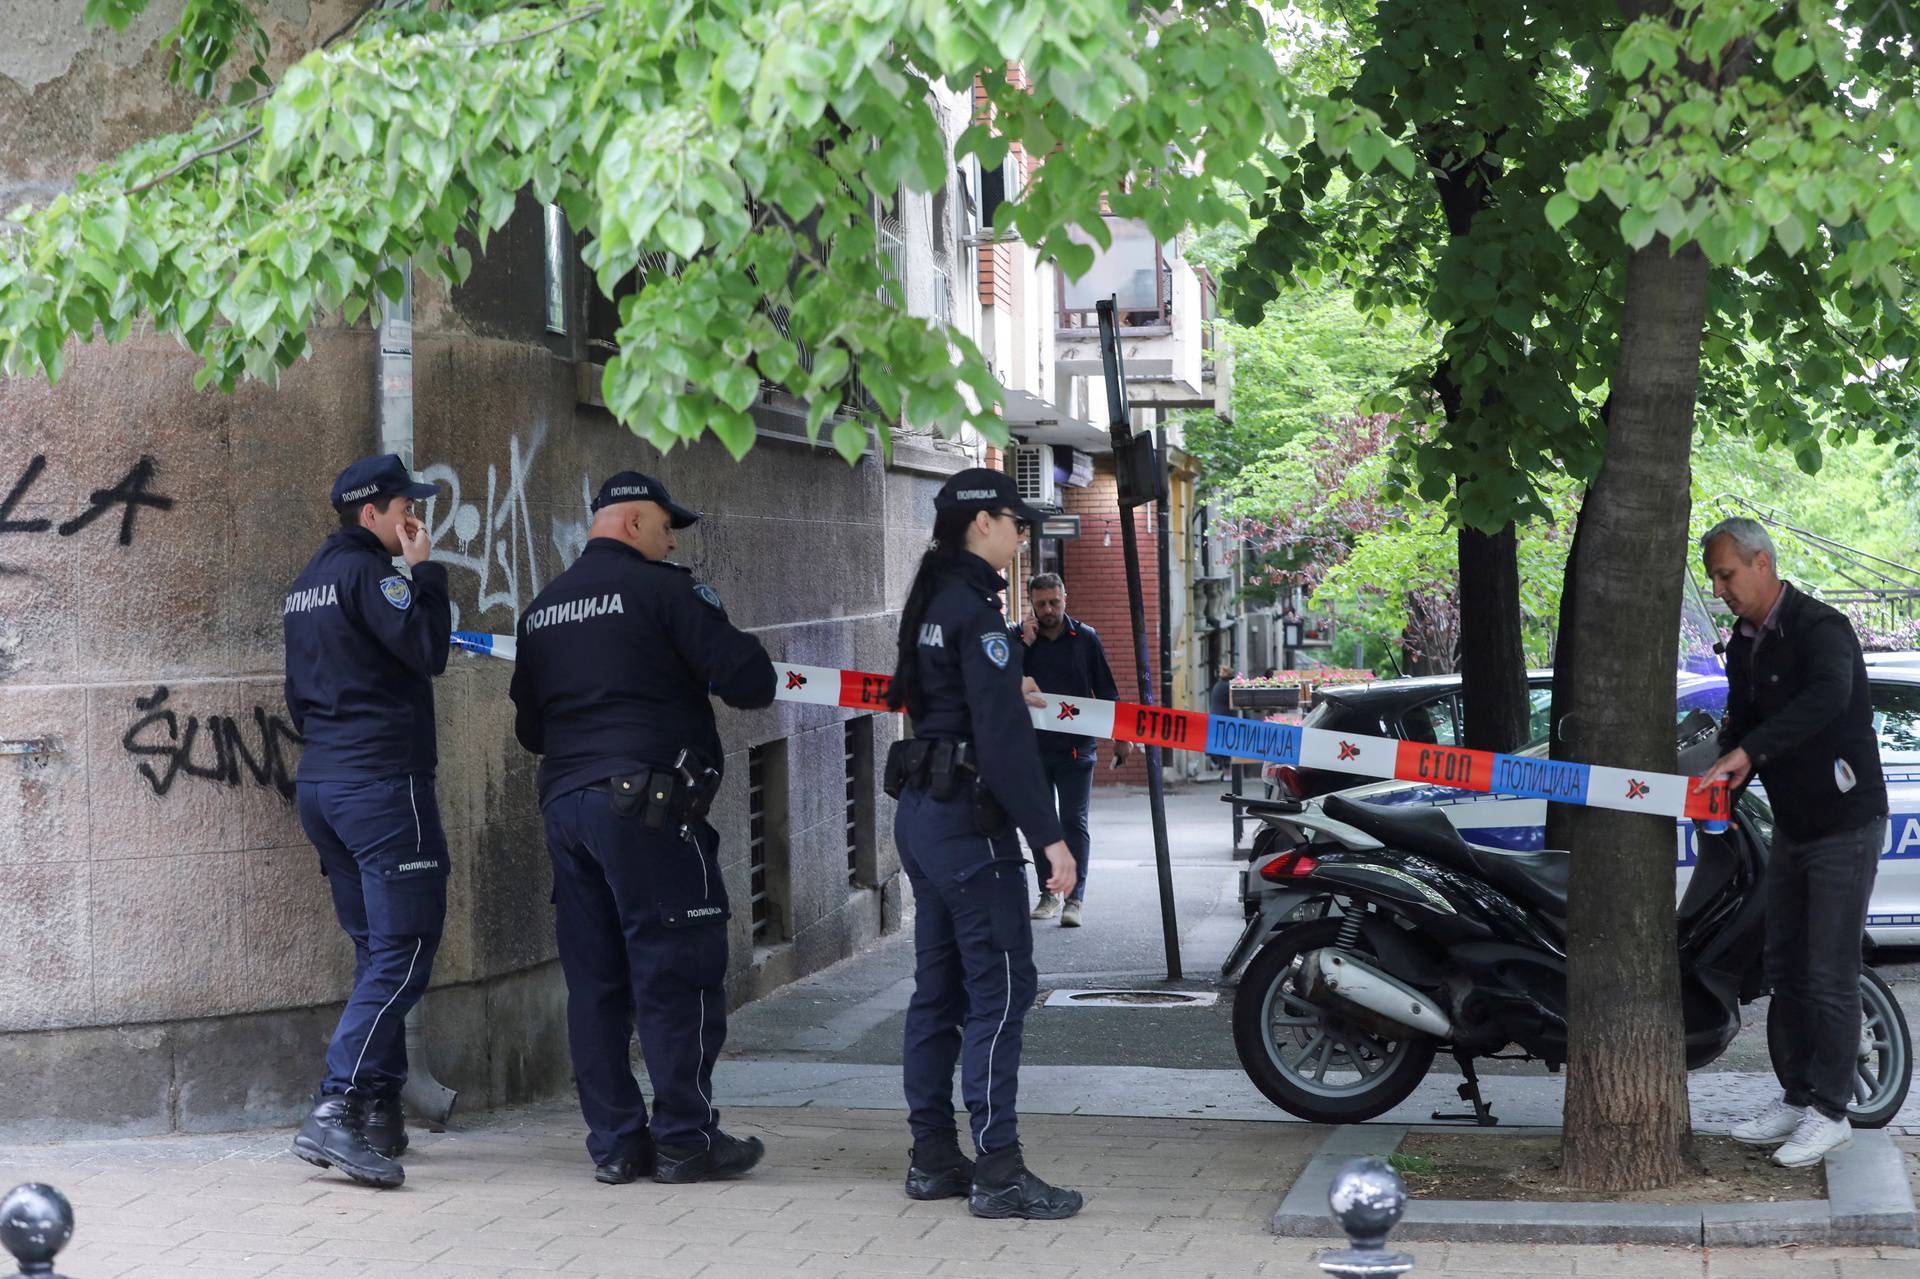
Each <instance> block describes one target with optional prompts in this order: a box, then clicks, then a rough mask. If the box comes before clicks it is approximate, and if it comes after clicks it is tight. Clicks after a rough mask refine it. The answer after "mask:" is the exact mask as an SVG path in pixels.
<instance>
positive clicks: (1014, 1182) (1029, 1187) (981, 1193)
mask: <svg viewBox="0 0 1920 1279" xmlns="http://www.w3.org/2000/svg"><path fill="white" fill-rule="evenodd" d="M1085 1202H1086V1200H1084V1199H1082V1198H1081V1196H1080V1192H1079V1191H1077V1190H1063V1189H1061V1188H1060V1187H1059V1186H1049V1185H1048V1184H1047V1183H1046V1182H1044V1181H1042V1180H1040V1178H1038V1177H1036V1176H1034V1175H1033V1174H1032V1173H1030V1172H1028V1171H1027V1165H1026V1162H1025V1161H1024V1160H1022V1159H1021V1158H1020V1147H1018V1146H1014V1147H1011V1148H1010V1149H1007V1150H996V1151H994V1152H993V1153H992V1154H990V1155H981V1156H980V1162H979V1163H978V1164H977V1165H975V1166H974V1170H973V1193H972V1195H970V1196H969V1197H968V1199H967V1211H968V1212H970V1213H972V1214H973V1215H974V1216H976V1217H1021V1218H1025V1219H1026V1220H1029V1221H1064V1220H1065V1219H1066V1218H1068V1217H1071V1216H1073V1214H1074V1213H1076V1212H1079V1211H1080V1206H1081V1205H1082V1204H1084V1203H1085Z"/></svg>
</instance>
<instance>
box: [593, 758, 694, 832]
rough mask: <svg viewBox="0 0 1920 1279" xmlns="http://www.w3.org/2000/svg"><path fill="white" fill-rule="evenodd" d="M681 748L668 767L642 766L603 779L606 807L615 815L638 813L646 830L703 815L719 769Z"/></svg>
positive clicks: (627, 815)
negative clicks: (705, 763) (701, 762)
mask: <svg viewBox="0 0 1920 1279" xmlns="http://www.w3.org/2000/svg"><path fill="white" fill-rule="evenodd" d="M690 756H691V752H690V751H685V750H683V751H681V752H680V756H679V759H678V761H677V762H676V763H675V766H674V767H672V768H643V769H641V770H639V771H638V772H634V773H627V774H625V775H622V776H618V777H609V778H608V779H607V781H606V788H607V794H608V796H609V798H608V801H607V803H608V807H609V808H611V809H612V810H613V812H614V815H615V816H617V817H638V818H639V819H640V824H641V825H642V826H645V827H646V828H647V829H648V830H665V829H666V828H667V827H669V826H687V825H691V824H692V823H694V822H697V821H700V820H702V819H704V818H705V817H706V815H707V813H708V811H709V810H710V809H712V807H713V797H714V796H715V795H716V794H718V793H719V790H720V770H718V769H715V768H708V767H706V766H705V765H703V764H700V763H699V762H698V761H690Z"/></svg>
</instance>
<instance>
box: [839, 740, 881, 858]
mask: <svg viewBox="0 0 1920 1279" xmlns="http://www.w3.org/2000/svg"><path fill="white" fill-rule="evenodd" d="M845 734H846V735H845V739H844V741H845V755H844V762H845V767H846V807H845V809H844V811H843V813H842V818H843V821H844V829H845V832H846V837H847V883H848V885H849V886H851V887H855V888H861V887H866V886H869V885H871V884H873V883H874V882H875V871H874V866H873V842H874V812H873V803H874V800H873V716H871V715H861V716H858V717H856V718H854V719H850V720H848V721H847V722H846V729H845Z"/></svg>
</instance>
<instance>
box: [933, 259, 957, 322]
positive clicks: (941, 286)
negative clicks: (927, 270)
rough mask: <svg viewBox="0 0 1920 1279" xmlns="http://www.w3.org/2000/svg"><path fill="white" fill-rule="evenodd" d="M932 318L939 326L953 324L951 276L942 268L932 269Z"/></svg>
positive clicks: (935, 267) (936, 266) (937, 266)
mask: <svg viewBox="0 0 1920 1279" xmlns="http://www.w3.org/2000/svg"><path fill="white" fill-rule="evenodd" d="M932 274H933V318H934V320H935V322H937V323H940V324H952V323H953V276H952V274H951V273H950V272H949V271H948V270H947V268H945V267H944V266H940V265H937V264H936V265H935V266H934V268H933V272H932Z"/></svg>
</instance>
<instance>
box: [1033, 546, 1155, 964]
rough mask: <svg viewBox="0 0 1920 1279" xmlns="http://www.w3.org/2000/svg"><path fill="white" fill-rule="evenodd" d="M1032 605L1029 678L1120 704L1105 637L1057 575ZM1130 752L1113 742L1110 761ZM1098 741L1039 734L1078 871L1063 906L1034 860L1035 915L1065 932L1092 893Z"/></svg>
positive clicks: (1045, 578) (1039, 585) (1036, 582)
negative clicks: (1077, 613) (1074, 613)
mask: <svg viewBox="0 0 1920 1279" xmlns="http://www.w3.org/2000/svg"><path fill="white" fill-rule="evenodd" d="M1027 602H1028V603H1029V604H1030V605H1032V607H1033V615H1032V616H1031V617H1029V618H1027V620H1026V621H1025V622H1023V623H1021V625H1020V626H1019V627H1018V628H1017V629H1016V630H1015V631H1014V634H1015V635H1017V636H1018V637H1019V639H1020V644H1021V647H1022V648H1023V649H1024V650H1025V655H1026V663H1025V666H1024V669H1025V671H1026V673H1027V674H1028V675H1030V676H1032V677H1033V681H1034V683H1036V684H1038V685H1039V686H1040V691H1041V692H1043V693H1058V694H1061V695H1063V696H1066V697H1086V698H1098V699H1099V700H1101V701H1106V702H1117V701H1119V700H1120V690H1119V688H1118V687H1117V686H1116V685H1115V684H1114V682H1113V669H1112V668H1111V667H1110V666H1108V665H1107V651H1106V649H1105V648H1104V647H1102V645H1101V643H1100V634H1099V632H1098V631H1096V630H1094V629H1093V628H1092V627H1091V626H1088V625H1087V624H1086V623H1085V622H1083V621H1081V620H1080V619H1078V618H1076V617H1069V616H1068V615H1067V587H1066V583H1064V582H1062V581H1061V580H1060V575H1059V574H1058V573H1041V574H1039V575H1038V576H1036V577H1035V578H1034V579H1033V580H1032V581H1030V582H1028V583H1027ZM1132 751H1133V743H1132V742H1115V743H1114V744H1113V763H1114V767H1116V768H1118V767H1119V766H1120V765H1121V764H1123V763H1125V762H1126V761H1127V757H1128V756H1129V755H1130V754H1131V753H1132ZM1099 755H1100V748H1099V743H1098V742H1097V741H1095V740H1094V739H1093V738H1091V737H1084V736H1081V735H1079V734H1076V733H1042V734H1040V767H1041V769H1042V770H1043V771H1044V772H1045V773H1046V775H1047V786H1048V787H1049V788H1050V789H1051V790H1052V792H1053V795H1054V798H1055V799H1056V800H1057V801H1058V802H1059V808H1060V825H1061V827H1062V828H1063V829H1064V830H1065V831H1066V833H1067V846H1068V847H1069V848H1071V849H1073V860H1074V864H1075V866H1076V868H1077V871H1078V873H1077V874H1076V875H1075V876H1074V880H1073V888H1072V890H1071V891H1070V892H1069V893H1068V894H1067V899H1066V901H1065V902H1062V901H1061V900H1060V898H1059V897H1057V896H1055V895H1054V894H1053V893H1050V892H1048V891H1047V886H1046V879H1047V875H1048V873H1049V872H1048V870H1047V869H1046V868H1045V867H1044V866H1043V864H1042V863H1041V862H1039V861H1035V862H1034V873H1035V874H1036V875H1037V876H1038V877H1039V879H1040V904H1039V905H1037V906H1035V907H1034V908H1033V918H1035V919H1052V918H1053V917H1054V916H1055V915H1058V916H1059V917H1060V926H1061V927H1062V928H1078V927H1080V912H1081V909H1082V903H1083V902H1084V901H1085V900H1086V895H1087V862H1088V856H1089V851H1090V846H1091V844H1092V839H1091V837H1090V835H1089V833H1088V825H1087V809H1088V807H1089V806H1090V805H1091V804H1092V802H1093V770H1094V766H1095V765H1096V764H1097V763H1098V761H1099Z"/></svg>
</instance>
